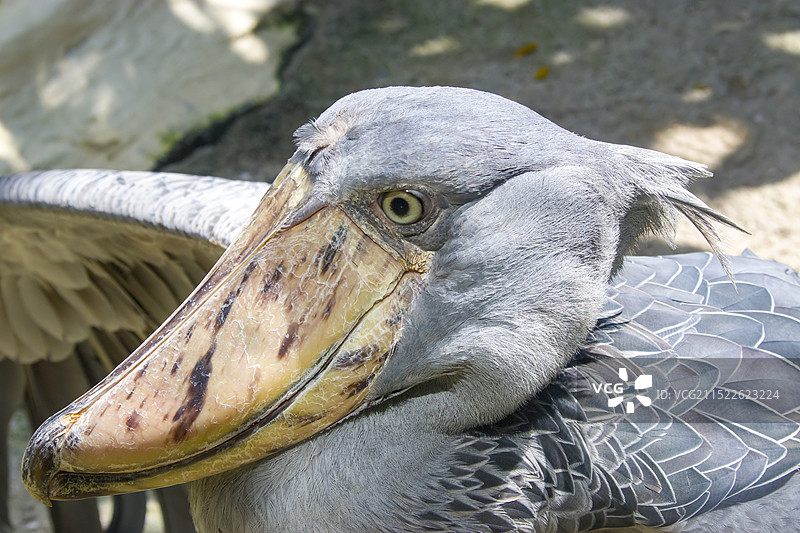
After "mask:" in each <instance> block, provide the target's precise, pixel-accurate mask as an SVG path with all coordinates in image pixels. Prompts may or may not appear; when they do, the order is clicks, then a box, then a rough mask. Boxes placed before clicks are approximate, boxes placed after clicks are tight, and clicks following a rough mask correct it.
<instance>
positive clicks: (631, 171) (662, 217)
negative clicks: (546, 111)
mask: <svg viewBox="0 0 800 533" xmlns="http://www.w3.org/2000/svg"><path fill="white" fill-rule="evenodd" d="M611 148H612V151H613V152H615V153H616V154H619V155H620V156H622V157H621V158H620V160H618V161H616V162H615V163H617V164H619V163H622V164H621V165H620V166H619V168H620V169H622V170H621V171H622V172H623V173H624V174H625V176H624V177H623V179H625V181H627V182H629V183H631V184H632V185H633V187H632V194H631V196H632V198H631V199H630V202H629V204H628V209H627V212H626V215H625V217H624V218H623V221H622V224H621V228H620V257H619V260H620V263H619V265H620V266H621V259H622V257H621V255H622V254H624V253H627V252H628V251H629V250H630V248H631V247H632V246H633V245H634V243H635V241H636V240H637V239H638V238H639V237H640V236H642V235H643V234H646V233H654V234H656V235H659V236H661V237H663V238H664V239H665V240H666V241H667V242H668V243H669V244H670V245H672V244H673V243H672V236H673V234H674V232H675V223H676V214H677V213H680V214H682V215H683V216H685V217H686V218H687V219H689V221H691V222H692V224H694V226H695V227H696V228H697V230H698V231H699V232H700V234H701V235H702V236H703V238H704V239H705V240H706V242H707V243H708V245H709V246H710V247H711V250H712V252H713V253H714V255H716V257H717V259H718V260H719V262H720V264H721V265H722V268H723V269H724V270H725V273H726V274H727V275H728V277H729V278H730V279H731V281H733V277H732V275H731V271H730V265H729V261H728V259H727V257H726V255H725V253H724V251H723V249H722V239H721V238H720V235H719V232H718V231H717V228H716V226H715V224H724V225H726V226H728V227H731V228H734V229H737V230H739V231H743V232H745V233H747V231H746V230H744V229H743V228H742V227H741V226H739V225H738V224H736V222H734V221H733V220H731V219H730V218H728V217H726V216H725V215H723V214H722V213H719V212H717V211H715V210H714V209H712V208H711V207H709V206H708V205H706V204H705V202H703V201H702V200H701V199H700V198H698V197H697V196H695V195H694V194H692V193H691V192H689V190H688V189H687V187H688V185H689V184H690V183H692V182H693V181H695V180H696V179H699V178H708V177H711V175H712V174H711V172H709V171H708V170H707V168H706V166H705V165H701V164H699V163H694V162H692V161H687V160H685V159H681V158H679V157H675V156H670V155H667V154H663V153H661V152H656V151H653V150H646V149H643V148H635V147H632V146H623V145H611ZM621 177H622V176H621Z"/></svg>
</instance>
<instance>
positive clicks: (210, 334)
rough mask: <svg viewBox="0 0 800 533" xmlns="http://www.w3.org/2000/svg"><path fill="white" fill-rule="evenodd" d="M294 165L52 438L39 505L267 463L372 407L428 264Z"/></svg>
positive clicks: (33, 452) (33, 462) (36, 475)
mask: <svg viewBox="0 0 800 533" xmlns="http://www.w3.org/2000/svg"><path fill="white" fill-rule="evenodd" d="M311 189H312V184H311V181H310V179H309V177H308V175H307V173H306V171H305V170H304V169H303V168H302V167H301V166H300V165H296V164H293V163H290V164H288V165H287V166H286V167H285V168H284V170H283V171H282V172H281V174H280V175H279V177H278V179H277V180H276V181H275V184H274V185H273V186H272V187H271V188H270V190H269V192H268V193H267V195H266V196H265V197H264V199H263V200H262V202H261V204H260V205H259V207H258V208H257V209H256V211H255V212H254V213H253V215H252V217H251V219H250V221H249V222H248V224H247V225H246V226H245V227H244V228H243V230H242V232H241V233H240V234H239V236H238V238H237V239H236V240H235V241H234V243H233V244H232V245H231V246H230V247H229V248H228V249H227V250H226V251H225V253H224V254H223V255H222V257H221V258H220V260H219V261H218V262H217V264H216V265H215V266H214V268H213V269H212V270H211V271H210V272H209V274H208V275H207V276H206V278H205V279H204V280H203V282H202V283H201V284H200V285H199V286H198V287H197V288H196V289H195V290H194V292H193V293H192V294H191V295H190V296H189V297H188V298H187V300H186V301H185V302H184V303H183V304H182V305H181V306H180V307H179V308H178V309H177V310H176V311H175V312H174V313H173V314H172V316H171V317H170V318H168V319H167V321H166V322H165V323H164V324H162V325H161V326H160V327H159V328H158V329H156V331H155V332H154V333H153V334H152V335H151V336H150V337H149V338H148V339H147V340H145V341H144V343H143V344H142V345H141V346H140V347H139V348H137V349H136V350H135V351H134V352H133V353H132V354H131V355H130V356H129V357H128V359H126V360H125V361H124V362H123V363H122V364H121V365H120V366H119V367H117V368H116V369H115V370H114V371H113V372H112V373H111V374H109V375H108V376H107V377H106V378H105V379H104V380H103V381H101V382H100V383H99V384H97V385H96V386H95V387H94V388H93V389H91V390H90V391H88V392H87V393H86V394H84V395H83V396H82V397H80V398H78V399H77V400H75V401H74V402H73V403H72V404H71V405H69V406H67V407H66V408H64V409H63V410H62V411H60V412H59V413H57V414H55V415H53V416H52V417H51V418H50V419H48V420H47V421H46V422H45V423H44V424H42V426H41V427H40V428H39V429H38V430H37V431H36V433H35V434H34V435H33V437H32V438H31V441H30V443H29V444H28V449H27V450H26V452H25V457H24V460H23V479H24V482H25V485H26V487H27V489H28V491H29V492H30V493H31V494H32V495H33V496H34V497H36V498H37V499H38V500H40V501H41V502H43V503H45V504H48V505H49V504H50V501H51V500H66V499H78V498H86V497H91V496H102V495H108V494H120V493H125V492H133V491H138V490H144V489H151V488H158V487H164V486H168V485H173V484H177V483H184V482H187V481H192V480H195V479H199V478H202V477H206V476H210V475H214V474H217V473H220V472H224V471H226V470H230V469H232V468H236V467H238V466H241V465H244V464H247V463H249V462H252V461H255V460H258V459H261V458H264V457H267V456H269V455H270V454H273V453H275V452H278V451H280V450H283V449H285V448H287V447H289V446H291V445H293V444H295V443H298V442H300V441H302V440H304V439H306V438H308V437H310V436H312V435H314V434H315V433H318V432H320V431H322V430H324V429H325V428H327V427H329V426H331V425H332V424H334V423H336V422H337V421H339V420H341V419H342V418H343V417H345V416H347V415H348V414H350V413H352V412H353V411H355V410H356V409H358V408H359V407H360V406H361V405H362V404H363V403H364V401H365V398H366V396H367V394H368V392H369V390H370V386H371V384H372V382H373V380H374V378H375V376H376V375H377V374H378V373H379V372H380V370H381V369H382V367H383V365H384V364H385V362H386V360H387V358H388V357H389V356H390V354H391V351H392V347H393V346H394V345H395V343H396V342H397V340H398V338H399V335H400V332H401V328H402V324H403V317H404V314H405V312H406V311H407V309H408V308H409V307H410V305H411V303H412V301H413V299H414V297H415V295H416V293H417V292H418V288H419V286H420V284H421V280H422V276H423V274H424V271H425V270H426V268H427V267H426V265H427V260H426V256H425V253H424V252H420V254H421V255H420V256H419V257H415V258H405V257H403V256H402V255H401V254H398V253H397V252H396V247H392V246H391V245H388V244H387V243H384V242H381V239H380V238H373V237H371V236H368V235H367V234H366V233H365V232H364V231H363V230H362V229H361V227H360V226H359V225H358V224H356V223H355V222H354V221H353V220H352V219H351V218H350V217H349V216H348V215H347V214H346V213H345V212H344V211H343V210H342V209H341V208H339V207H335V206H327V205H322V204H319V205H316V206H314V204H313V202H311V201H310V200H311ZM310 206H314V207H313V208H312V207H310Z"/></svg>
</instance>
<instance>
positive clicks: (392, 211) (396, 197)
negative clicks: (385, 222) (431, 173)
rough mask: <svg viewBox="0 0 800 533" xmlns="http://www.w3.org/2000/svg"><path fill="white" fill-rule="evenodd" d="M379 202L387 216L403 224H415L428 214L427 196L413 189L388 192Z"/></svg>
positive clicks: (396, 222)
mask: <svg viewBox="0 0 800 533" xmlns="http://www.w3.org/2000/svg"><path fill="white" fill-rule="evenodd" d="M379 204H380V207H381V210H382V211H383V213H384V214H385V215H386V217H387V218H388V219H389V220H391V221H392V222H394V223H395V224H399V225H401V226H408V225H410V224H415V223H417V222H419V221H420V220H422V219H423V218H425V216H426V215H427V214H428V213H427V211H428V209H427V208H426V207H427V202H426V198H425V196H423V195H422V193H419V192H417V191H413V190H400V191H390V192H386V193H384V194H383V195H381V198H380V202H379Z"/></svg>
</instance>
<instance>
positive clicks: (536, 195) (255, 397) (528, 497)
mask: <svg viewBox="0 0 800 533" xmlns="http://www.w3.org/2000/svg"><path fill="white" fill-rule="evenodd" d="M295 137H296V143H297V151H296V152H295V153H294V155H292V157H291V158H290V159H289V161H288V163H287V165H286V167H285V169H284V170H283V171H282V172H281V173H280V175H279V176H278V178H277V179H276V181H275V183H274V184H273V185H272V186H271V187H270V188H269V190H268V191H266V194H265V196H264V197H263V199H262V200H261V201H260V202H258V197H260V196H261V194H262V192H264V189H265V186H262V185H258V184H244V183H237V182H230V181H226V180H214V179H210V178H189V177H183V176H175V175H165V174H155V175H151V174H145V175H139V174H129V173H114V172H109V173H102V172H86V171H75V172H69V173H55V174H50V173H43V174H39V175H21V176H16V177H11V178H9V179H7V180H6V181H4V182H3V183H2V185H0V197H2V199H3V200H2V201H3V213H4V215H3V221H4V227H5V228H6V229H5V230H4V240H3V243H4V246H5V247H6V248H8V249H9V250H14V251H15V252H13V253H14V254H15V255H13V257H24V258H25V259H24V262H23V264H25V265H36V268H41V269H42V270H41V274H38V275H36V276H35V277H34V278H33V281H29V282H28V283H36V284H37V287H38V291H39V293H40V294H42V297H41V298H39V297H38V296H37V298H38V299H39V300H40V301H37V302H36V308H35V311H34V310H33V309H32V308H31V306H32V304H30V303H29V304H27V305H26V304H25V303H24V302H18V303H14V302H12V303H11V304H9V301H8V300H6V301H5V309H6V311H8V310H9V309H11V310H12V311H14V310H15V309H23V308H24V309H25V312H24V313H23V312H22V311H21V310H20V311H19V313H18V315H17V316H14V315H11V316H8V317H5V318H4V321H6V322H7V324H8V326H7V328H6V329H7V330H9V331H10V332H11V334H10V336H9V334H8V333H7V334H6V336H7V338H11V339H12V343H13V342H16V343H17V344H16V345H15V346H20V347H22V346H28V345H30V344H31V343H32V342H38V341H33V340H31V339H28V338H27V335H29V334H30V335H35V336H36V335H38V337H36V338H37V339H38V338H39V337H41V338H42V339H44V340H43V341H42V342H43V343H45V344H46V343H49V342H51V340H50V339H51V338H53V339H60V338H63V337H65V336H66V333H64V334H63V335H61V336H60V334H61V330H60V329H58V327H57V326H55V324H58V325H60V327H61V328H63V329H64V331H65V332H66V331H67V330H69V331H72V327H73V326H72V325H68V321H69V320H76V321H77V320H80V321H82V322H81V324H80V325H81V327H83V326H84V325H85V326H88V327H90V328H91V331H92V335H99V334H97V333H94V332H95V331H96V330H102V329H103V328H106V327H107V328H108V329H109V330H111V331H127V330H128V329H130V327H131V326H130V324H133V323H134V322H133V321H134V320H135V319H134V318H132V317H131V318H130V320H131V322H126V320H128V318H123V317H127V314H128V313H129V312H130V311H131V310H132V309H134V308H135V306H134V305H133V304H132V303H131V302H130V300H129V299H128V296H130V294H133V293H134V289H127V290H118V289H111V288H108V285H110V284H112V283H117V284H120V281H119V280H120V279H122V278H125V276H130V277H133V278H135V279H136V281H137V288H136V289H135V291H137V292H136V294H139V299H140V301H142V302H144V301H151V305H161V306H169V305H170V304H171V302H172V301H173V300H174V299H175V296H176V293H174V292H173V287H175V286H183V285H185V284H186V279H184V277H183V276H182V274H181V273H180V269H175V268H163V269H162V268H161V267H160V266H159V265H164V264H174V265H181V264H183V263H182V262H183V261H186V255H185V254H187V253H188V252H187V249H190V248H192V247H194V249H195V250H198V249H202V248H203V247H206V248H207V247H209V246H212V245H211V244H206V243H215V244H216V245H218V246H225V245H227V248H226V250H225V251H224V253H222V256H221V257H220V259H219V261H218V262H217V263H216V265H215V266H214V267H213V269H211V271H210V272H209V273H208V274H207V275H206V277H205V278H204V279H203V281H202V282H201V283H200V284H199V285H198V286H197V288H196V289H194V291H193V292H192V294H191V295H190V296H189V297H188V298H187V299H186V300H185V301H184V302H183V303H182V304H181V305H180V306H178V307H177V309H176V310H175V311H174V312H173V313H172V314H171V315H170V317H169V318H168V319H167V320H166V321H165V322H164V323H163V324H162V325H161V326H159V327H158V328H157V329H156V330H155V331H154V332H153V333H152V335H151V336H150V337H149V338H147V340H145V341H144V342H143V343H142V344H141V345H140V346H139V347H138V348H136V349H135V350H133V352H132V353H131V355H130V357H128V358H127V359H126V360H125V361H124V362H123V363H122V364H121V365H120V366H118V367H117V368H116V369H115V370H114V371H113V372H112V373H111V374H110V375H109V376H108V377H106V378H105V379H104V380H103V381H102V382H101V383H99V384H98V385H97V386H96V387H95V388H93V389H92V390H91V391H89V392H88V393H86V394H84V395H83V396H81V397H80V398H78V399H77V400H75V401H74V402H73V403H72V404H71V405H70V406H68V407H66V408H65V409H64V410H62V411H61V412H59V413H58V414H56V415H54V416H53V417H51V418H50V419H49V420H48V421H47V422H45V423H44V424H43V425H42V426H41V427H40V428H39V429H38V430H37V431H36V433H35V434H34V436H33V438H32V440H31V442H30V445H29V447H28V450H27V454H26V457H25V459H24V464H23V476H24V480H25V483H26V485H27V487H28V490H29V491H30V492H31V494H33V495H34V496H35V497H37V498H38V499H39V500H40V501H42V502H43V503H45V504H48V503H50V502H52V501H54V500H62V499H74V498H86V497H91V496H97V495H103V494H120V493H127V492H131V491H138V490H143V489H148V488H153V487H163V486H167V485H171V484H176V483H184V482H189V483H190V499H191V503H192V513H193V516H194V520H195V524H196V526H197V528H198V530H199V531H200V532H202V533H208V532H213V533H222V532H224V533H239V532H265V531H297V532H306V531H322V532H352V531H386V532H395V531H459V532H489V531H492V532H494V531H498V532H499V531H524V532H531V531H533V532H551V531H553V532H555V531H589V530H598V529H604V528H609V529H611V530H613V529H614V528H620V530H622V528H636V529H635V530H638V531H642V530H652V528H659V529H661V528H663V529H664V530H667V531H703V532H715V531H716V532H721V531H731V530H735V529H738V530H759V531H786V530H791V529H792V528H793V527H794V524H795V521H796V519H797V517H798V516H800V498H798V490H800V483H799V482H798V480H800V477H799V476H795V474H796V473H797V471H798V468H800V436H798V432H799V431H800V410H799V409H800V386H799V385H798V383H800V367H799V366H798V363H799V361H798V358H800V279H798V276H797V274H796V273H794V272H793V271H791V270H789V269H788V268H787V267H785V266H783V265H781V264H778V263H775V262H771V261H764V260H761V259H758V258H757V257H755V256H753V255H752V254H745V255H742V256H740V257H732V258H729V259H727V260H723V262H722V263H720V262H719V261H718V260H717V259H716V258H715V257H714V256H713V255H712V254H710V253H692V254H687V255H674V256H667V257H660V258H646V257H627V258H626V254H628V253H629V252H630V251H631V249H632V247H633V246H634V244H635V242H636V240H637V239H638V238H639V237H640V236H642V235H643V234H647V233H650V232H655V233H665V234H669V233H670V230H671V228H672V225H673V223H674V220H675V218H676V216H679V215H681V216H686V217H688V218H689V219H690V220H691V221H692V222H693V223H694V225H695V226H696V227H697V228H698V229H699V230H700V231H701V232H702V233H703V235H704V236H705V237H706V238H707V239H708V240H709V242H710V243H711V245H712V249H714V250H715V251H716V250H717V236H716V233H715V229H714V224H715V223H721V224H725V225H729V226H732V225H734V224H733V223H732V222H731V221H730V220H728V219H727V218H725V217H724V216H723V215H721V214H718V213H716V212H715V211H713V210H712V209H711V208H709V207H708V206H707V205H705V204H704V203H703V202H702V201H700V200H699V199H698V198H697V197H695V196H694V195H692V194H691V193H690V192H689V191H688V190H687V188H686V187H687V184H688V183H690V182H691V181H692V180H693V179H695V178H700V177H705V176H706V175H707V174H708V173H707V172H706V171H705V170H704V168H703V167H702V166H700V165H697V164H694V163H690V162H687V161H684V160H681V159H678V158H675V157H671V156H667V155H664V154H661V153H657V152H653V151H649V150H644V149H640V148H633V147H629V146H619V145H613V144H606V143H602V142H597V141H593V140H589V139H585V138H582V137H579V136H577V135H574V134H572V133H570V132H567V131H565V130H563V129H561V128H559V127H558V126H556V125H554V124H552V123H551V122H549V121H548V120H546V119H544V118H543V117H541V116H540V115H538V114H536V113H535V112H533V111H531V110H530V109H528V108H526V107H524V106H522V105H520V104H517V103H514V102H511V101H509V100H506V99H504V98H501V97H499V96H496V95H492V94H487V93H483V92H478V91H474V90H468V89H456V88H445V87H439V88H408V87H396V88H386V89H376V90H369V91H363V92H359V93H355V94H352V95H349V96H347V97H345V98H342V99H341V100H339V101H338V102H336V103H335V104H333V106H331V107H330V108H329V109H328V110H327V111H325V112H324V113H323V114H322V115H321V116H320V117H319V118H318V119H316V120H313V121H311V122H309V123H308V124H306V125H304V126H302V127H301V128H300V129H298V130H297V132H296V133H295ZM256 204H257V206H256ZM253 210H254V211H253ZM251 211H252V215H251V216H250V217H249V218H247V216H248V215H249V214H250V212H251ZM17 250H19V251H17ZM220 250H221V248H220ZM192 253H196V252H192ZM189 257H191V254H189ZM6 261H8V259H6ZM17 261H19V259H17ZM51 265H58V266H51ZM142 265H146V268H144V267H142ZM30 268H33V266H31V267H30ZM51 269H52V270H51ZM67 269H75V270H80V271H81V272H84V274H83V275H85V276H87V277H89V279H90V280H91V281H92V282H93V283H95V285H96V286H98V287H100V289H99V291H100V293H101V294H102V295H104V296H105V297H106V300H107V304H108V305H106V306H103V305H102V304H101V305H100V306H98V307H95V306H94V305H93V304H91V302H89V301H86V302H84V301H83V300H80V302H81V303H78V302H79V301H78V300H77V299H76V300H75V301H74V302H73V301H71V300H69V299H68V297H66V296H65V294H66V293H65V292H64V291H66V289H64V288H63V286H62V285H61V283H65V282H69V281H70V278H68V277H63V279H62V276H61V271H62V270H67ZM35 272H38V271H35ZM733 280H735V286H734V283H733ZM114 291H116V292H114ZM165 295H169V296H168V297H167V296H165ZM4 298H7V296H6V295H5V292H4ZM82 303H85V304H86V305H85V307H86V308H87V311H86V316H83V315H77V314H73V315H71V316H80V318H72V319H70V318H66V315H62V314H61V312H62V311H63V310H67V309H69V308H70V307H71V308H73V309H78V307H80V306H81V304H82ZM40 304H41V305H40ZM48 304H49V305H48ZM40 307H41V308H40ZM37 314H38V316H32V315H37ZM95 315H96V316H95ZM94 319H96V320H94ZM106 320H108V321H109V322H110V323H111V326H106V323H105V321H106ZM84 323H85V324H84ZM48 328H50V329H48ZM142 328H143V326H141V327H139V330H141V329H142ZM81 331H85V328H84V330H81ZM103 335H106V334H105V333H104V334H103ZM84 336H85V334H84ZM77 337H80V336H79V335H77V334H76V338H77Z"/></svg>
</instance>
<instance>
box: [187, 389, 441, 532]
mask: <svg viewBox="0 0 800 533" xmlns="http://www.w3.org/2000/svg"><path fill="white" fill-rule="evenodd" d="M446 401H447V400H446V399H445V398H443V397H441V396H439V395H436V394H434V395H426V396H421V397H415V398H410V399H409V398H404V399H403V401H396V402H387V403H388V405H385V406H378V407H377V408H375V409H373V410H371V411H369V412H365V413H362V414H361V415H359V416H357V417H354V418H351V419H349V420H346V421H344V422H342V423H341V424H339V425H337V426H335V427H334V428H332V429H331V430H330V431H328V432H326V433H323V434H321V435H318V436H316V437H314V439H312V440H310V441H307V442H304V443H301V444H299V445H297V446H295V447H293V448H291V449H289V450H287V451H286V452H283V453H282V454H280V455H277V456H275V457H272V458H270V459H268V460H265V461H263V462H261V463H259V464H256V465H248V466H244V467H242V468H239V469H237V470H234V471H231V472H227V473H225V474H220V475H218V476H214V477H211V478H206V479H203V480H199V481H196V482H194V483H192V484H191V485H190V498H191V503H192V514H193V516H194V519H195V524H196V526H197V529H198V531H199V532H200V533H239V532H253V533H255V532H266V531H285V532H294V531H297V532H307V531H320V532H340V531H341V532H352V531H359V530H362V531H364V530H366V531H375V527H376V524H382V525H383V526H384V527H385V528H386V531H404V530H413V529H415V528H414V527H413V524H412V522H413V521H414V517H415V516H417V515H416V514H415V513H414V512H413V511H412V509H411V508H410V506H414V505H417V506H418V505H425V506H426V507H427V508H435V507H436V504H435V502H436V501H437V500H440V499H442V496H443V492H442V489H441V487H439V486H438V481H437V480H439V479H442V478H446V477H447V476H448V471H447V467H446V465H447V464H448V459H449V457H450V454H451V453H452V450H453V448H454V444H455V442H456V439H457V437H456V436H447V435H445V434H444V433H443V432H442V431H441V430H440V429H438V428H437V425H438V423H437V422H436V420H435V418H433V417H432V416H429V415H428V414H426V413H435V412H437V411H438V410H440V409H441V407H440V406H438V405H437V404H440V403H442V402H446ZM387 410H389V411H391V412H385V411H387ZM425 501H427V502H428V503H426V504H423V502H425ZM442 503H444V502H442Z"/></svg>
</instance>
